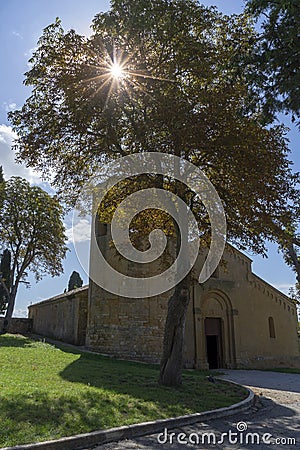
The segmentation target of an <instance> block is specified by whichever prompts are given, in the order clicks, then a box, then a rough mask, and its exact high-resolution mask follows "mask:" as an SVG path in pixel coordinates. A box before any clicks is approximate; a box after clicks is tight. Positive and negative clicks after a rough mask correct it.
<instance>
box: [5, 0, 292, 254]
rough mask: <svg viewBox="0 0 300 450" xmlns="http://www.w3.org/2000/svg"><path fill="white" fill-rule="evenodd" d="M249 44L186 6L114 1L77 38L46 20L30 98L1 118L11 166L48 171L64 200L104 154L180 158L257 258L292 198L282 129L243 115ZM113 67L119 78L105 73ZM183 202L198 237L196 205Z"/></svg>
mask: <svg viewBox="0 0 300 450" xmlns="http://www.w3.org/2000/svg"><path fill="white" fill-rule="evenodd" d="M255 38H256V34H255V32H254V30H253V28H252V25H251V22H250V21H249V19H248V17H247V16H246V15H241V16H233V17H228V16H222V15H221V14H219V13H218V12H217V11H216V10H215V9H213V8H205V7H203V6H201V5H199V4H198V3H197V2H195V1H192V0H189V1H181V0H178V1H175V2H174V1H167V0H155V1H152V2H148V1H146V0H143V1H139V2H132V1H124V0H122V1H118V0H115V1H113V2H112V7H111V10H110V11H109V12H107V13H101V14H98V15H97V16H96V17H95V19H94V21H93V34H92V35H91V36H90V37H89V38H85V37H83V36H79V35H78V34H76V32H75V31H73V30H71V31H69V32H64V30H63V29H62V26H61V23H60V21H59V20H57V21H56V22H55V23H54V24H52V25H50V26H48V27H47V28H46V29H45V30H44V32H43V35H42V37H41V38H40V40H39V42H38V46H37V49H36V51H35V52H34V54H33V57H32V59H31V61H30V63H31V69H30V70H29V71H28V72H27V74H26V79H25V83H26V84H27V85H29V86H32V88H33V91H32V95H31V96H30V97H29V98H28V99H27V101H26V103H25V104H24V105H23V107H22V109H21V110H19V111H15V112H12V113H10V116H9V117H10V120H11V122H12V124H13V128H14V131H16V132H17V134H18V136H19V140H18V142H17V146H16V149H17V150H18V158H19V160H20V161H23V162H26V164H28V165H29V166H30V167H34V168H36V169H39V170H41V171H43V172H44V173H49V171H51V172H54V173H55V174H56V175H55V180H54V184H55V185H56V187H58V188H59V190H60V193H61V194H62V195H64V197H65V199H66V200H67V201H69V202H70V203H72V202H73V201H74V199H75V198H76V195H77V192H78V189H80V187H81V186H82V184H83V183H84V181H86V179H87V178H88V177H89V175H91V174H92V173H94V172H95V170H99V169H100V170H101V169H102V168H103V163H104V162H105V161H107V160H109V159H111V158H115V157H119V156H123V155H127V154H131V153H136V152H143V151H161V152H168V153H173V154H176V155H178V156H182V157H183V158H185V159H187V160H189V161H191V162H192V163H194V164H195V165H197V166H198V167H200V168H201V169H202V170H203V171H204V172H205V173H206V175H207V176H208V177H209V178H210V180H211V181H212V182H213V184H214V185H215V187H216V189H217V191H218V193H219V195H220V197H221V199H222V201H223V204H224V208H225V210H226V214H227V223H228V230H229V238H230V240H231V242H233V243H236V244H237V245H243V246H244V247H246V246H248V247H249V246H250V247H252V249H253V250H255V251H257V252H263V251H264V249H265V248H264V242H265V240H266V239H271V240H274V239H277V237H278V236H281V235H282V234H283V232H284V231H283V230H284V229H285V228H286V227H287V225H288V224H289V223H290V222H291V215H292V212H291V210H290V209H291V208H290V206H289V205H291V204H292V203H293V202H297V201H298V196H297V193H296V190H295V183H296V177H295V176H294V175H293V174H292V173H291V170H290V168H289V163H288V158H287V153H288V149H287V144H286V141H285V138H284V133H285V130H284V128H282V127H281V126H275V127H272V128H268V129H267V128H264V127H263V126H262V125H261V122H262V120H263V117H262V116H261V115H260V114H259V112H257V111H256V112H255V113H249V108H250V96H249V94H250V88H249V87H248V85H247V81H246V78H245V74H244V73H243V72H242V71H241V70H240V68H239V67H238V64H237V63H236V61H237V59H238V60H241V59H243V57H245V58H246V57H247V56H248V55H249V54H250V53H251V51H252V43H253V42H254V41H255ZM114 59H118V61H119V63H120V64H121V66H122V67H123V70H124V76H123V77H122V78H120V79H115V78H114V77H113V76H112V75H111V72H110V66H111V63H112V61H113V60H114ZM164 183H168V180H164ZM173 188H174V186H173V187H172V186H170V189H173ZM174 189H175V190H176V186H175V188H174ZM185 200H187V203H189V204H190V206H191V207H192V208H193V212H194V214H195V216H196V217H197V219H198V223H199V228H200V230H202V231H203V232H204V233H205V232H209V229H210V227H209V220H208V217H207V215H206V214H205V211H203V205H202V203H201V201H200V199H199V198H193V197H192V195H190V194H186V195H185Z"/></svg>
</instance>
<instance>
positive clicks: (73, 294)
mask: <svg viewBox="0 0 300 450" xmlns="http://www.w3.org/2000/svg"><path fill="white" fill-rule="evenodd" d="M87 302H88V286H84V287H82V288H79V289H74V290H73V291H70V292H67V293H65V294H62V295H58V296H56V297H52V298H50V299H48V300H44V301H42V302H39V303H36V304H34V305H31V306H29V308H28V309H29V318H30V319H31V320H32V332H33V333H36V334H40V335H42V336H46V337H49V338H53V339H57V340H60V341H63V342H68V343H69V344H74V345H84V344H85V335H86V326H87Z"/></svg>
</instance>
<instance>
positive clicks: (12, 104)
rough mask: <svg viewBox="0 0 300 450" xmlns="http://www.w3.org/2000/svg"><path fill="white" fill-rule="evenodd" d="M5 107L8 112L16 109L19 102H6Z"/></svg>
mask: <svg viewBox="0 0 300 450" xmlns="http://www.w3.org/2000/svg"><path fill="white" fill-rule="evenodd" d="M3 108H4V109H5V111H6V112H9V111H14V110H15V109H17V104H16V103H15V102H10V103H7V102H4V103H3Z"/></svg>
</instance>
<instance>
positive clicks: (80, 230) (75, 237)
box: [66, 219, 91, 243]
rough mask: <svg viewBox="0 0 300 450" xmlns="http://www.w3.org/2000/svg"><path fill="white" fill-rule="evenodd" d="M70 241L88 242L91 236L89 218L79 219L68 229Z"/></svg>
mask: <svg viewBox="0 0 300 450" xmlns="http://www.w3.org/2000/svg"><path fill="white" fill-rule="evenodd" d="M66 235H67V237H68V243H72V242H87V241H89V240H90V238H91V224H90V222H89V221H88V220H87V219H79V222H77V223H76V224H75V225H74V224H73V226H72V227H71V228H68V229H67V230H66Z"/></svg>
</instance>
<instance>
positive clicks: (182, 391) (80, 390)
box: [0, 335, 247, 447]
mask: <svg viewBox="0 0 300 450" xmlns="http://www.w3.org/2000/svg"><path fill="white" fill-rule="evenodd" d="M206 375H207V373H205V372H199V371H185V373H184V383H183V386H182V387H180V388H179V389H171V388H166V387H162V386H159V385H158V384H157V379H158V367H157V366H155V365H146V364H140V363H135V362H125V361H120V360H115V359H112V358H108V357H103V356H100V355H95V354H90V353H81V352H79V351H76V350H73V349H70V348H67V347H63V346H60V347H59V348H58V347H55V346H53V345H50V344H47V343H44V342H37V341H33V340H30V339H28V338H24V337H22V336H12V335H4V336H0V447H6V446H12V445H17V444H24V443H30V442H37V441H43V440H48V439H55V438H59V437H62V436H70V435H73V434H77V433H84V432H88V431H93V430H99V429H103V428H110V427H116V426H121V425H126V424H132V423H137V422H143V421H149V420H154V419H162V418H168V417H174V416H178V415H182V414H190V413H195V412H201V411H205V410H210V409H214V408H220V407H223V406H228V405H231V404H233V403H236V402H238V401H240V400H242V399H244V398H245V397H246V396H247V393H246V391H245V390H244V389H243V388H240V387H238V386H236V387H235V386H233V385H230V384H227V383H225V382H223V381H218V382H217V383H215V384H214V383H210V382H209V381H208V380H207V379H206Z"/></svg>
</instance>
